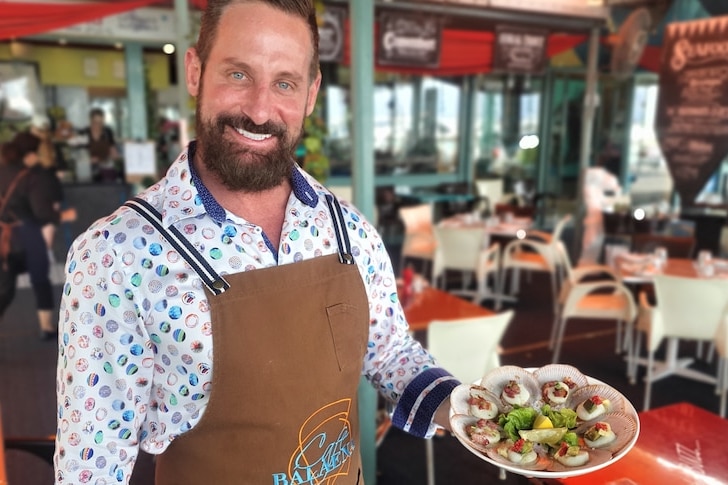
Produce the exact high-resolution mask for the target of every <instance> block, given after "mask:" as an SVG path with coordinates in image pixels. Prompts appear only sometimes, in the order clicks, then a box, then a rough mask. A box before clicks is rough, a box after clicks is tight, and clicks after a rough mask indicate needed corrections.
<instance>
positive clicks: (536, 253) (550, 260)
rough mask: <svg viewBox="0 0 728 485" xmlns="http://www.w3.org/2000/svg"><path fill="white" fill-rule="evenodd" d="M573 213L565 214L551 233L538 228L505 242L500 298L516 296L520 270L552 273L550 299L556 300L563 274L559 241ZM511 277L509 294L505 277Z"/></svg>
mask: <svg viewBox="0 0 728 485" xmlns="http://www.w3.org/2000/svg"><path fill="white" fill-rule="evenodd" d="M570 221H571V216H570V215H568V214H567V215H566V216H564V217H562V218H561V219H560V220H559V222H558V223H557V224H556V227H554V231H553V232H552V233H546V232H544V231H538V230H528V231H526V238H524V239H514V240H512V241H510V242H509V243H508V244H506V245H505V248H504V249H503V254H502V255H501V274H500V277H499V280H500V289H499V291H498V294H499V295H501V298H506V297H507V296H511V297H515V296H516V294H517V293H518V288H519V286H520V281H519V280H520V272H521V271H528V272H531V271H541V272H546V273H549V277H550V280H551V296H552V298H551V301H554V302H555V301H556V300H557V295H558V288H559V287H560V284H561V280H562V277H563V274H562V273H563V267H562V262H561V261H560V259H559V256H558V249H557V243H558V242H559V241H561V234H562V233H563V231H564V228H565V227H566V225H567V224H568V223H569V222H570ZM509 276H510V286H511V288H510V291H509V292H508V293H506V291H505V285H506V280H507V279H508V277H509Z"/></svg>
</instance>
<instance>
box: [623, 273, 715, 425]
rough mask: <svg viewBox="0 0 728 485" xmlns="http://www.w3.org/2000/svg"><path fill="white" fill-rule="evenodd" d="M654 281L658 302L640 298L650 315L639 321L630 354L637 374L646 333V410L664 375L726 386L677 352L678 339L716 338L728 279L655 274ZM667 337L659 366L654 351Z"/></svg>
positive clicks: (705, 340) (711, 340)
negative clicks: (656, 382)
mask: <svg viewBox="0 0 728 485" xmlns="http://www.w3.org/2000/svg"><path fill="white" fill-rule="evenodd" d="M653 284H654V286H655V296H656V298H657V304H656V305H655V306H650V304H649V302H648V301H647V300H646V299H643V298H640V306H642V307H643V309H641V311H642V312H643V315H645V316H649V317H650V318H649V319H647V318H643V319H642V320H641V321H638V327H637V328H639V330H640V331H639V332H638V333H637V335H636V338H635V347H634V349H633V351H632V356H631V358H630V359H631V365H632V369H633V370H632V374H633V376H634V375H636V365H637V363H638V354H639V351H640V346H641V335H642V333H645V334H646V336H647V340H646V343H645V346H646V348H647V362H646V368H647V375H646V376H645V397H644V404H643V410H644V411H646V410H648V409H649V408H650V399H651V393H652V383H653V382H655V381H657V380H659V379H662V378H663V377H667V376H670V375H673V374H678V375H681V376H682V377H685V378H688V379H693V380H697V381H700V382H706V383H709V384H713V383H714V384H716V388H717V389H719V390H722V387H723V386H722V385H721V383H720V382H719V380H718V379H717V377H713V376H710V375H708V374H705V373H703V372H700V371H697V370H695V369H688V368H687V367H688V366H689V365H690V364H691V363H692V362H693V359H691V358H685V359H679V358H678V355H677V353H678V341H679V340H694V341H703V342H713V341H715V336H716V334H718V332H719V326H720V324H721V322H722V321H723V320H724V319H725V317H726V310H727V309H728V280H723V279H704V278H687V277H679V276H667V275H655V276H654V280H653ZM664 340H667V348H666V350H665V362H664V363H661V365H660V366H659V369H658V366H657V365H656V362H655V356H654V354H655V352H656V351H657V350H658V348H659V347H660V344H661V343H662V342H663V341H664ZM717 343H718V342H716V344H717Z"/></svg>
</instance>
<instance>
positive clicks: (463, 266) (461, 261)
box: [432, 226, 500, 309]
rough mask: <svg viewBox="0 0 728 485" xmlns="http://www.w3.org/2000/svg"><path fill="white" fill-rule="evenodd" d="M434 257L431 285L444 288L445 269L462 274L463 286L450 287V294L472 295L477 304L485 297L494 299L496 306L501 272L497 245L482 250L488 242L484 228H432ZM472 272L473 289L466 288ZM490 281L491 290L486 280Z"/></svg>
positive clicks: (497, 304) (498, 245) (468, 285)
mask: <svg viewBox="0 0 728 485" xmlns="http://www.w3.org/2000/svg"><path fill="white" fill-rule="evenodd" d="M434 233H435V242H436V244H437V247H436V249H435V256H434V258H433V262H432V286H434V287H440V288H443V289H446V288H445V272H446V270H455V271H460V272H462V273H463V277H462V288H461V289H456V290H449V291H450V292H451V293H454V294H458V295H463V296H467V297H470V298H472V300H473V303H475V304H480V302H482V301H483V300H485V299H486V298H490V299H493V300H495V302H496V309H498V307H499V301H500V300H499V299H498V297H497V294H496V292H497V290H498V288H499V287H500V285H499V283H498V276H499V271H500V267H499V265H500V244H498V243H494V244H492V245H491V246H490V247H489V248H486V249H484V248H483V244H484V243H485V242H486V241H487V235H486V231H485V228H483V227H479V228H461V227H441V226H436V227H435V228H434ZM473 275H475V278H476V288H475V290H471V289H469V287H470V282H471V277H472V276H473ZM491 279H492V280H493V286H492V288H493V290H491V289H490V288H491V287H489V286H488V281H489V280H491Z"/></svg>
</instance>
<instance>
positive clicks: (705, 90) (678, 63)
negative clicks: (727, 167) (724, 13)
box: [655, 17, 728, 206]
mask: <svg viewBox="0 0 728 485" xmlns="http://www.w3.org/2000/svg"><path fill="white" fill-rule="evenodd" d="M659 86H660V94H659V97H658V100H657V113H656V117H655V131H656V132H657V139H658V141H659V143H660V148H661V149H662V153H663V155H664V156H665V160H666V161H667V165H668V168H669V170H670V173H671V174H672V177H673V181H674V184H675V190H677V192H678V193H679V194H680V199H681V202H682V204H683V205H688V206H689V205H692V203H693V202H694V201H695V197H696V196H697V195H698V194H699V193H700V191H701V190H702V189H703V187H704V186H705V183H706V182H707V181H708V179H709V178H710V177H711V175H712V174H713V173H714V172H715V170H716V169H717V168H718V167H719V166H720V163H721V162H722V161H723V159H725V157H726V155H728V17H713V18H710V19H704V20H697V21H691V22H677V23H672V24H669V25H668V26H667V27H666V29H665V34H664V43H663V51H662V61H661V68H660V84H659Z"/></svg>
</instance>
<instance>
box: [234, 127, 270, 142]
mask: <svg viewBox="0 0 728 485" xmlns="http://www.w3.org/2000/svg"><path fill="white" fill-rule="evenodd" d="M235 131H237V132H238V133H240V134H241V135H243V136H244V137H245V138H249V139H251V140H255V141H263V140H267V139H268V138H270V137H271V136H273V135H271V134H267V133H266V134H263V133H253V132H250V131H247V130H243V129H242V128H235Z"/></svg>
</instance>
